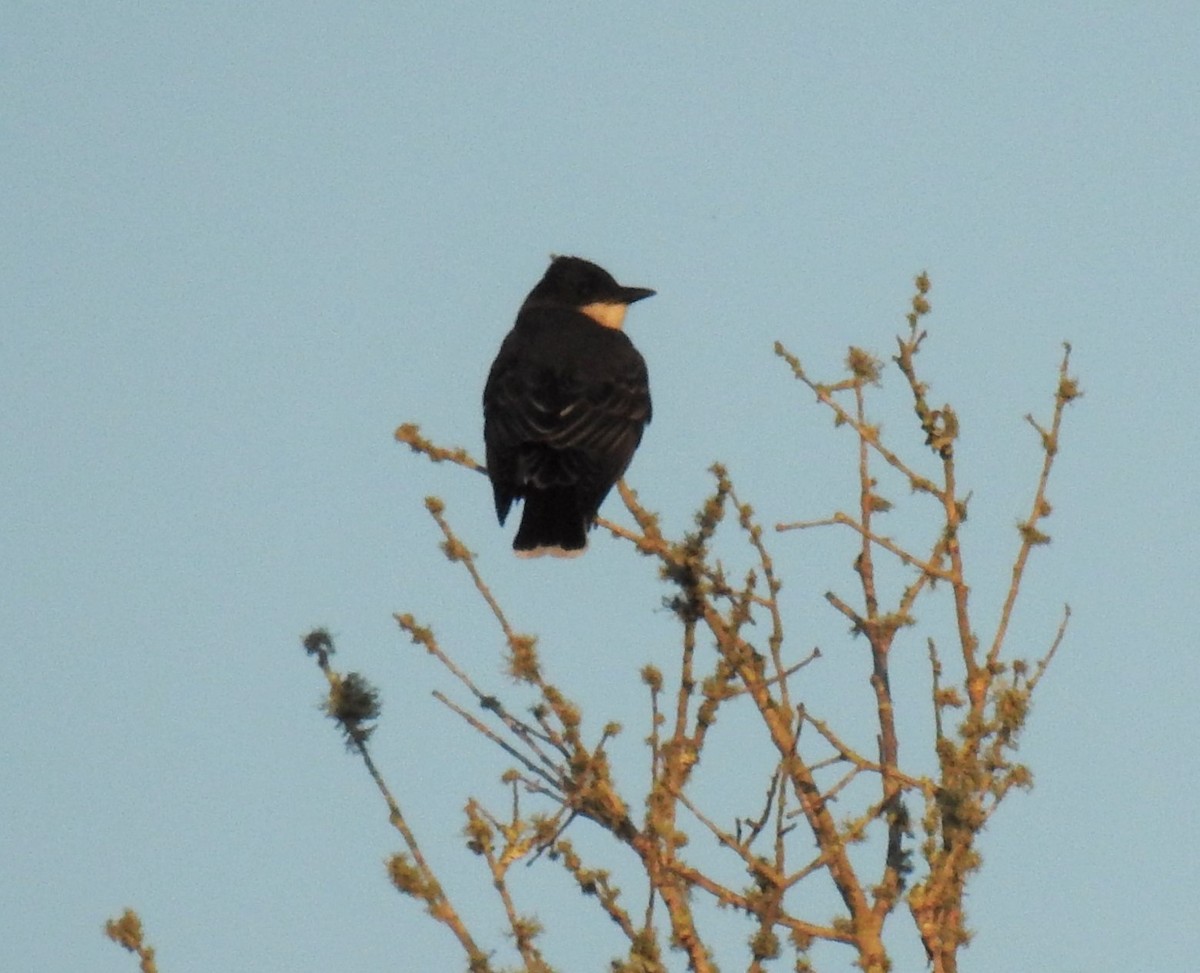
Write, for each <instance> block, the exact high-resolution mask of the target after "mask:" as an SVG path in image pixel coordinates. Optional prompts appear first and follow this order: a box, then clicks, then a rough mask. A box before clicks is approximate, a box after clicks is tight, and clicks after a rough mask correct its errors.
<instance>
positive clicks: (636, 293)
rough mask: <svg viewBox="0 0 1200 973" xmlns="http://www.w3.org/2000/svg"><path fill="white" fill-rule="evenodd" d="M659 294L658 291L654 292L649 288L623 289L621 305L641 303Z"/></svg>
mask: <svg viewBox="0 0 1200 973" xmlns="http://www.w3.org/2000/svg"><path fill="white" fill-rule="evenodd" d="M657 293H658V292H657V291H652V290H651V289H650V288H649V287H622V288H621V303H622V304H632V303H633V302H634V301H640V300H642V299H643V298H646V297H653V296H654V295H655V294H657Z"/></svg>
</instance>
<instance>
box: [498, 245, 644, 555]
mask: <svg viewBox="0 0 1200 973" xmlns="http://www.w3.org/2000/svg"><path fill="white" fill-rule="evenodd" d="M653 293H654V291H652V290H650V289H649V288H646V287H622V286H621V285H620V284H618V283H617V282H616V281H615V280H614V279H613V278H612V275H611V274H609V273H608V272H607V271H606V270H603V269H602V268H600V267H597V266H596V265H595V264H594V263H591V262H589V261H587V260H583V259H581V258H579V257H555V258H554V259H553V260H552V261H551V262H550V267H549V269H548V270H547V271H546V274H545V276H544V277H542V279H541V280H540V281H538V284H537V286H536V287H534V289H533V290H531V291H530V292H529V296H528V297H527V298H525V303H524V304H522V305H521V310H520V311H519V312H518V313H517V323H516V324H515V325H514V326H513V329H512V331H510V332H509V333H508V336H507V337H506V338H505V339H504V343H503V344H502V345H501V346H500V353H499V354H498V355H497V356H496V360H495V361H494V362H493V363H492V370H491V371H490V372H489V373H488V379H487V385H486V386H485V387H484V390H483V439H484V443H485V445H486V447H487V468H488V476H489V477H490V478H491V481H492V490H493V492H494V493H495V496H496V515H497V517H499V519H500V523H501V524H503V523H504V519H505V518H506V517H507V516H508V511H509V508H510V507H511V506H512V502H513V501H514V500H517V499H521V500H524V501H525V509H524V511H523V513H522V516H521V526H520V528H519V529H518V530H517V536H516V538H515V539H514V540H513V550H514V551H516V552H517V556H518V557H540V556H542V555H543V554H550V555H552V556H554V557H574V556H577V555H579V554H582V553H583V550H584V548H585V547H587V531H588V529H589V528H590V527H591V526H592V524H593V523H594V522H595V520H596V514H597V511H599V509H600V504H601V503H603V502H604V498H605V497H606V496H607V495H608V491H609V490H611V489H612V487H613V484H614V483H616V482H617V480H618V479H619V478H620V477H621V474H623V473H624V472H625V469H626V467H628V466H629V461H630V460H631V459H633V453H634V450H636V449H637V447H638V443H640V442H641V441H642V430H643V429H644V428H645V426H646V423H648V422H649V421H650V385H649V380H648V378H647V374H646V362H645V361H644V360H643V359H642V356H641V355H640V354H638V351H637V349H636V348H634V347H633V343H632V342H631V341H630V340H629V338H627V337H626V336H625V333H624V332H623V331H622V330H621V325H622V324H623V323H624V320H625V310H626V308H627V307H628V306H629V305H630V304H632V303H633V302H634V301H640V300H641V299H642V298H644V297H650V296H651V295H652V294H653Z"/></svg>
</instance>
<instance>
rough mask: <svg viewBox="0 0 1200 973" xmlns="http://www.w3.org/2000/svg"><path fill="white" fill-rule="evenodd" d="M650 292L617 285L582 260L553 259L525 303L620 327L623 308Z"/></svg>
mask: <svg viewBox="0 0 1200 973" xmlns="http://www.w3.org/2000/svg"><path fill="white" fill-rule="evenodd" d="M654 293H655V292H654V291H652V290H651V289H650V288H648V287H625V286H623V285H621V284H618V283H617V282H616V280H615V279H614V278H613V276H612V274H610V273H609V272H608V271H607V270H605V269H604V268H603V267H599V266H597V265H596V264H594V263H592V262H591V261H590V260H584V259H583V258H582V257H555V258H554V259H553V260H551V261H550V266H549V267H548V268H547V269H546V273H545V274H544V275H543V276H542V279H541V280H540V281H538V283H537V286H536V287H534V289H533V290H531V291H530V292H529V296H528V297H527V298H526V299H525V304H526V306H529V305H533V304H554V305H558V306H566V307H571V308H574V309H575V310H579V311H583V312H584V313H585V314H587V315H588V316H589V317H591V318H593V319H594V320H595V321H596V322H597V323H598V324H602V325H604V326H605V327H608V328H620V327H621V325H622V323H623V322H624V320H625V308H626V307H628V306H629V305H630V304H632V303H633V302H634V301H640V300H642V299H643V298H646V297H650V296H652V295H653V294H654Z"/></svg>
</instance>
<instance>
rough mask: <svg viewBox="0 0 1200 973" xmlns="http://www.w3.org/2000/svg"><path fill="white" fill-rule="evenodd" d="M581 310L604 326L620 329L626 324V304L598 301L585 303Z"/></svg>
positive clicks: (615, 329)
mask: <svg viewBox="0 0 1200 973" xmlns="http://www.w3.org/2000/svg"><path fill="white" fill-rule="evenodd" d="M579 310H581V311H582V312H583V313H584V314H586V315H587V316H588V317H589V318H591V319H592V320H593V321H595V322H596V323H597V324H598V325H600V326H601V327H604V328H612V329H613V330H614V331H620V330H621V328H622V327H623V326H624V324H625V311H626V310H627V308H626V306H625V305H624V304H606V303H604V302H602V301H598V302H597V303H595V304H585V305H584V306H583V307H581V308H580V309H579Z"/></svg>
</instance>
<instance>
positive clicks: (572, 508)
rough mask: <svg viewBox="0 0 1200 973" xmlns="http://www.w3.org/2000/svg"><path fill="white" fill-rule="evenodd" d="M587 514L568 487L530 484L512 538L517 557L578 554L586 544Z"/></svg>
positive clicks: (573, 555) (574, 491) (572, 490)
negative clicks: (542, 488)
mask: <svg viewBox="0 0 1200 973" xmlns="http://www.w3.org/2000/svg"><path fill="white" fill-rule="evenodd" d="M589 526H590V524H589V523H588V518H587V517H585V516H584V514H583V512H582V511H581V510H580V509H579V499H578V497H577V496H576V490H575V489H573V488H571V487H550V488H548V489H545V490H538V489H535V488H532V487H530V488H529V489H528V491H527V492H526V494H525V504H524V510H523V511H522V512H521V526H520V528H518V530H517V536H516V538H514V540H513V550H514V551H516V552H517V557H542V556H543V555H546V554H548V555H550V556H551V557H578V556H579V555H580V554H582V553H583V552H584V549H585V548H586V547H587V528H588V527H589Z"/></svg>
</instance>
